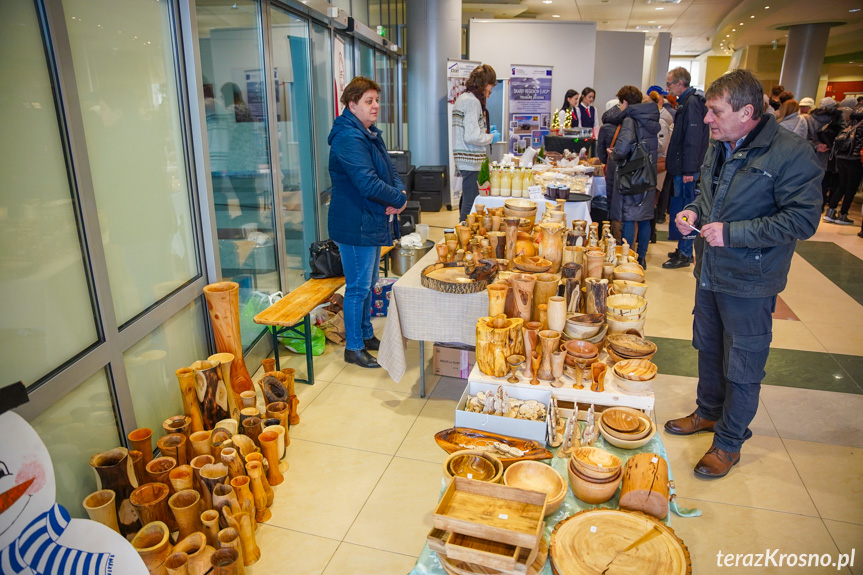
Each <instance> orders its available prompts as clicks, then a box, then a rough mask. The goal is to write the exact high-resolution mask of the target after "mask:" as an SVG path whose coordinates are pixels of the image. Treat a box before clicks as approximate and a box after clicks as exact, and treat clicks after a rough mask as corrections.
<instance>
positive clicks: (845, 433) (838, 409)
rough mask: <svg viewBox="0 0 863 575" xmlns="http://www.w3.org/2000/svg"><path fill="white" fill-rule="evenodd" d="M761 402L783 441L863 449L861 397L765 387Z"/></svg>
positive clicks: (762, 391)
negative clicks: (819, 415) (817, 415)
mask: <svg viewBox="0 0 863 575" xmlns="http://www.w3.org/2000/svg"><path fill="white" fill-rule="evenodd" d="M761 401H762V402H763V403H764V405H765V407H766V408H767V412H768V413H769V414H770V418H771V420H772V421H773V424H774V425H775V426H776V429H777V431H778V432H779V436H780V437H782V438H783V439H798V440H800V441H812V442H815V443H828V444H831V445H846V446H848V447H859V448H863V418H861V417H860V413H863V396H861V395H854V394H850V393H839V392H835V391H821V390H815V389H797V388H794V387H779V386H774V385H764V386H762V387H761ZM813 413H822V414H829V416H826V417H812V414H813Z"/></svg>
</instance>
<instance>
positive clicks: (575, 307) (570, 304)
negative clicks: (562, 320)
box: [565, 278, 581, 315]
mask: <svg viewBox="0 0 863 575" xmlns="http://www.w3.org/2000/svg"><path fill="white" fill-rule="evenodd" d="M565 281H566V296H565V297H566V312H567V315H569V314H573V313H578V312H579V311H581V282H580V281H579V280H577V279H575V278H567V279H566V280H565Z"/></svg>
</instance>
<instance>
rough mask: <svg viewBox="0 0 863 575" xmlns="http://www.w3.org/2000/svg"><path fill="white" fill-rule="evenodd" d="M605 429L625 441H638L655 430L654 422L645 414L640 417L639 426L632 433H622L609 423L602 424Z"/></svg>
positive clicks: (609, 433)
mask: <svg viewBox="0 0 863 575" xmlns="http://www.w3.org/2000/svg"><path fill="white" fill-rule="evenodd" d="M602 427H603V429H605V431H606V432H607V433H608V435H610V436H612V437H616V438H617V439H622V440H624V441H638V440H639V439H641V438H642V437H647V436H648V435H649V434H650V433H651V431H653V422H652V421H650V418H648V417H647V416H645V415H642V416H640V417H639V418H638V428H637V429H636V430H635V431H633V432H632V433H622V432H620V431H617V430H615V429H612V428H610V427H609V426H608V424H605V423H604V424H602Z"/></svg>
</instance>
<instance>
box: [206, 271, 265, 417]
mask: <svg viewBox="0 0 863 575" xmlns="http://www.w3.org/2000/svg"><path fill="white" fill-rule="evenodd" d="M204 297H205V298H207V310H208V311H209V312H210V322H211V323H212V325H213V335H214V336H215V339H216V349H217V350H218V351H219V352H220V353H230V354H232V355H233V356H234V361H233V362H231V391H232V393H236V394H237V397H239V395H240V393H242V392H244V391H249V390H253V389H254V387H253V386H252V378H251V377H250V376H249V370H248V369H246V362H245V361H244V360H243V339H242V337H241V336H240V284H238V283H236V282H216V283H212V284H210V285H208V286H204ZM220 419H221V418H220Z"/></svg>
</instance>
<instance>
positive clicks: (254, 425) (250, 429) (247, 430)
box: [243, 417, 261, 447]
mask: <svg viewBox="0 0 863 575" xmlns="http://www.w3.org/2000/svg"><path fill="white" fill-rule="evenodd" d="M260 434H261V418H260V417H247V418H246V419H245V420H244V421H243V435H245V436H246V437H248V438H249V439H251V440H252V441H254V442H255V445H257V446H258V447H260V446H261V444H260V441H259V440H258V436H259V435H260Z"/></svg>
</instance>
